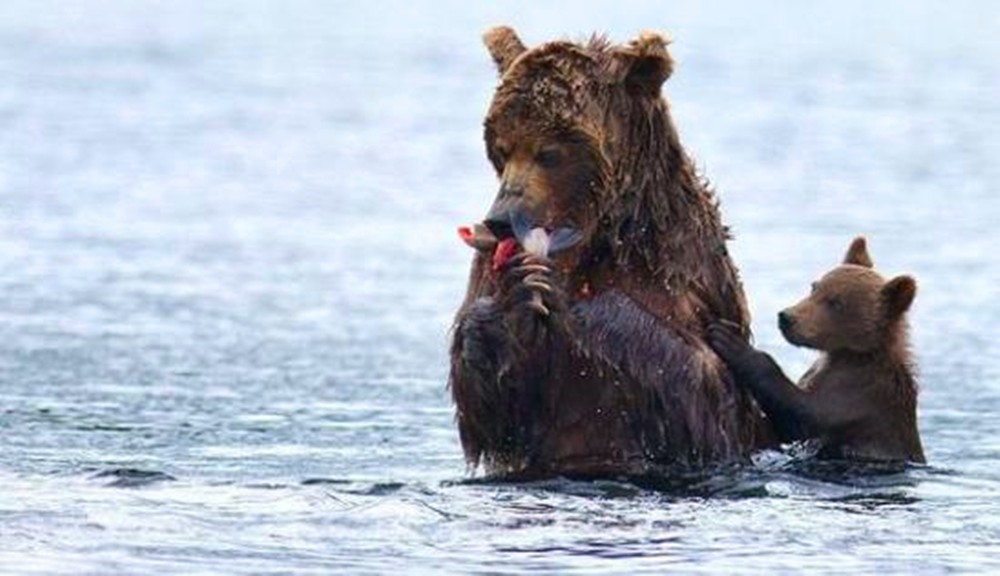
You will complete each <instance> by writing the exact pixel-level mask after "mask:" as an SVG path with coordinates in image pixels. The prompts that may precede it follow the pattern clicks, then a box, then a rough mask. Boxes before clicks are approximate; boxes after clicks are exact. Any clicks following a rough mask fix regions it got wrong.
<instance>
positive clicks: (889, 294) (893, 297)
mask: <svg viewBox="0 0 1000 576" xmlns="http://www.w3.org/2000/svg"><path fill="white" fill-rule="evenodd" d="M881 295H882V302H883V303H884V304H885V310H886V314H887V315H888V317H889V318H890V319H893V320H894V319H896V318H899V317H900V316H902V315H903V314H904V313H905V312H906V311H907V310H909V309H910V304H913V299H914V298H915V297H916V295H917V281H916V280H914V279H913V277H912V276H896V277H895V278H893V279H892V280H889V281H888V282H886V283H885V286H882V293H881Z"/></svg>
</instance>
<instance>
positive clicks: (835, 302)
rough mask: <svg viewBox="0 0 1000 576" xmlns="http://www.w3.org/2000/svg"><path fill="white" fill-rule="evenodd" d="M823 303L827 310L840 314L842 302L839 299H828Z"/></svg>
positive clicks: (842, 306)
mask: <svg viewBox="0 0 1000 576" xmlns="http://www.w3.org/2000/svg"><path fill="white" fill-rule="evenodd" d="M823 303H824V304H826V307H827V308H829V309H830V310H833V311H834V312H840V311H841V310H843V309H844V301H843V300H841V299H840V298H834V297H830V298H827V299H826V300H824V301H823Z"/></svg>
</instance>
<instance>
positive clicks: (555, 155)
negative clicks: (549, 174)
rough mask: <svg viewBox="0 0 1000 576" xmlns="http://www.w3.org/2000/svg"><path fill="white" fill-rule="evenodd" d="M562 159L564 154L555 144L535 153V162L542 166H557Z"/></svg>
mask: <svg viewBox="0 0 1000 576" xmlns="http://www.w3.org/2000/svg"><path fill="white" fill-rule="evenodd" d="M561 159H562V155H561V154H560V153H559V149H558V148H555V147H553V146H547V147H545V148H542V149H541V150H539V151H538V152H537V153H535V164H538V165H539V166H541V167H542V168H555V167H556V166H558V165H559V160H561Z"/></svg>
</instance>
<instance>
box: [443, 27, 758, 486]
mask: <svg viewBox="0 0 1000 576" xmlns="http://www.w3.org/2000/svg"><path fill="white" fill-rule="evenodd" d="M484 39H485V41H486V44H487V46H488V48H490V52H491V54H492V56H493V59H494V61H495V62H496V63H497V66H498V69H499V72H500V81H499V84H498V86H497V89H496V93H495V95H494V99H493V102H492V104H491V106H490V109H489V112H488V113H487V117H486V120H485V134H484V136H485V141H486V149H487V155H488V157H489V159H490V161H491V163H492V164H493V166H494V167H495V169H496V171H497V175H498V177H499V179H500V181H501V192H500V194H498V198H497V203H501V202H517V203H518V204H519V206H521V207H526V209H527V210H529V211H530V213H531V214H532V216H533V217H534V218H535V219H536V220H537V221H539V222H541V223H544V224H547V225H550V226H567V225H569V226H572V227H575V228H577V229H579V230H581V231H582V232H583V233H584V241H583V242H582V243H581V244H580V245H579V246H578V247H577V248H575V249H573V250H569V251H567V252H566V253H565V254H561V255H560V256H559V257H558V258H557V259H556V261H555V262H554V267H555V268H556V270H557V273H556V275H557V277H558V283H557V290H556V291H555V292H556V293H555V294H552V295H547V296H546V297H547V298H548V299H549V300H550V301H551V303H550V307H552V308H554V310H553V314H552V315H551V317H549V318H545V319H539V318H537V317H535V316H532V315H531V313H530V312H529V311H526V310H524V306H523V301H524V299H525V298H526V296H525V294H524V293H523V290H522V288H521V287H519V286H518V285H516V283H510V282H508V281H507V280H506V279H505V278H504V277H503V276H502V275H501V277H500V278H499V279H498V278H497V277H496V275H494V274H493V273H492V272H491V270H490V265H489V255H488V254H479V255H477V257H476V259H475V261H474V263H473V267H472V272H471V276H470V280H469V288H468V292H467V296H466V299H465V302H464V303H463V305H462V307H461V309H460V310H459V312H458V315H457V317H456V323H455V332H454V333H455V335H454V342H453V347H452V371H451V378H450V387H451V390H452V394H453V398H454V400H455V403H456V405H457V409H458V413H457V419H458V425H459V431H460V435H461V439H462V444H463V447H464V449H465V453H466V457H467V459H468V461H469V463H470V465H473V466H475V465H477V464H479V463H484V464H485V465H486V467H487V469H488V471H490V472H493V473H497V474H543V475H544V474H583V475H605V474H621V473H643V472H647V471H649V469H650V468H651V467H656V466H673V465H679V466H685V467H690V466H700V465H704V464H708V463H717V462H727V461H732V460H739V459H743V458H745V457H746V456H747V455H748V453H749V452H750V451H752V450H753V449H755V448H758V447H760V446H763V445H767V444H768V443H770V442H771V441H772V440H773V437H772V435H771V433H770V430H769V427H768V425H767V423H766V421H765V420H764V418H763V416H762V414H761V413H760V412H759V411H758V410H756V408H755V407H754V406H753V403H752V402H750V400H749V397H748V396H747V395H746V394H745V393H743V392H742V391H740V390H739V389H738V388H737V387H735V386H734V384H733V382H732V381H731V380H730V378H729V375H728V373H727V371H726V370H725V368H724V366H723V365H722V364H721V362H720V361H719V359H718V358H717V357H716V356H715V355H714V354H713V353H712V352H711V350H710V349H709V348H708V347H707V346H706V344H705V330H706V327H707V325H708V324H709V323H710V322H713V321H716V320H720V319H724V320H728V321H730V322H733V323H735V324H736V325H738V326H740V327H741V329H742V330H743V331H747V330H748V324H749V316H748V313H747V308H746V303H745V299H744V296H743V291H742V287H741V285H740V282H739V280H738V276H737V272H736V269H735V267H734V266H733V264H732V262H731V260H730V258H729V256H728V253H727V251H726V246H725V242H726V240H727V230H726V228H725V227H724V226H723V225H722V224H721V219H720V216H719V211H718V206H717V202H716V200H715V198H714V196H713V194H712V192H711V190H710V189H709V187H708V185H707V183H706V182H705V181H704V180H703V179H701V178H700V177H699V176H698V174H697V172H696V170H695V168H694V166H693V163H692V162H691V159H690V158H689V157H688V155H687V153H686V152H685V151H684V149H683V148H682V146H681V144H680V141H679V139H678V136H677V131H676V129H675V128H674V125H673V123H672V121H671V118H670V114H669V110H668V107H667V103H666V102H665V100H664V99H663V98H661V97H660V86H661V84H662V83H663V82H664V81H665V80H666V79H667V78H668V77H669V75H670V74H671V72H672V70H673V61H672V60H671V58H670V56H669V54H668V53H667V50H666V41H665V40H664V39H663V38H662V37H660V36H659V35H657V34H652V33H646V34H643V35H641V36H640V37H639V38H638V39H636V40H634V41H632V42H631V43H629V44H628V45H625V46H615V45H611V44H610V43H609V42H607V41H606V40H605V39H603V38H600V37H594V38H592V39H591V40H590V41H589V42H587V43H585V44H576V43H571V42H565V41H559V42H550V43H546V44H542V45H541V46H538V47H536V48H533V49H530V50H529V49H526V48H524V45H523V44H522V43H521V42H520V40H518V39H517V37H516V35H515V34H514V32H513V31H512V30H510V29H509V28H498V29H494V30H491V31H490V32H488V33H487V34H486V36H485V37H484Z"/></svg>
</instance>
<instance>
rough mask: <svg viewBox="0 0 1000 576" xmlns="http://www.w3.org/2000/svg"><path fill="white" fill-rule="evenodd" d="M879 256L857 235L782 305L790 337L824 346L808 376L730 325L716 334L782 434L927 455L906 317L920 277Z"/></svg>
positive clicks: (852, 455)
mask: <svg viewBox="0 0 1000 576" xmlns="http://www.w3.org/2000/svg"><path fill="white" fill-rule="evenodd" d="M872 266H873V265H872V260H871V257H870V256H869V255H868V249H867V246H866V242H865V239H864V238H863V237H858V238H855V239H854V241H853V242H852V243H851V246H850V248H849V249H848V251H847V255H846V256H845V258H844V262H843V264H841V265H840V266H837V267H836V268H834V269H833V270H831V271H830V272H828V273H827V274H826V275H825V276H823V277H822V278H820V279H819V280H818V281H817V282H815V283H813V285H812V293H811V294H810V295H809V296H807V297H806V298H804V299H803V300H802V301H801V302H799V303H798V304H795V305H794V306H792V307H790V308H787V309H785V310H783V311H782V312H781V313H779V314H778V325H779V327H780V329H781V333H782V335H784V337H785V339H786V340H788V341H789V342H790V343H792V344H794V345H796V346H805V347H807V348H813V349H815V350H818V351H820V352H821V353H822V355H821V356H820V358H819V360H817V361H816V363H815V364H813V366H812V367H811V368H810V369H809V370H808V371H807V372H806V373H805V375H804V376H803V377H802V379H801V381H800V382H799V383H798V385H796V384H794V383H793V382H792V381H791V380H789V379H788V377H786V376H785V375H784V373H783V372H782V371H781V368H779V367H778V365H777V364H776V363H775V361H774V360H773V359H772V358H771V357H770V356H769V355H768V354H766V353H764V352H761V351H759V350H756V349H755V348H753V347H752V346H751V345H750V344H749V343H747V341H746V340H745V337H744V336H742V335H741V332H739V331H737V330H735V329H733V328H732V327H731V326H729V325H726V324H713V325H712V326H711V327H710V328H709V343H710V344H711V346H712V348H713V349H715V351H716V352H717V353H718V355H719V356H720V357H721V358H722V359H723V360H724V361H725V362H726V364H728V366H729V369H730V370H731V371H732V373H733V376H734V378H735V380H736V382H737V384H738V385H740V386H743V387H745V388H747V389H748V390H750V392H751V393H752V394H753V397H754V398H755V399H756V401H757V403H758V404H759V405H760V407H761V409H763V411H764V413H765V414H767V416H768V418H770V419H771V421H772V423H773V425H774V429H775V431H776V432H777V434H778V438H779V439H780V440H781V441H782V442H793V441H796V440H805V439H818V440H819V442H820V450H819V453H818V454H817V455H818V456H819V457H821V458H831V459H851V460H873V461H891V462H917V463H923V462H924V461H925V460H924V451H923V447H922V445H921V442H920V434H919V432H918V431H917V386H916V381H915V380H914V376H913V371H914V367H913V361H912V358H911V356H910V352H909V349H908V346H907V324H906V317H905V315H906V311H907V310H908V309H909V308H910V304H911V303H912V302H913V298H914V296H915V295H916V291H917V284H916V281H915V280H914V279H913V278H912V277H910V276H897V277H895V278H893V279H891V280H888V281H887V280H886V279H884V278H883V277H882V276H880V275H879V274H878V273H876V272H875V271H874V270H873V269H872Z"/></svg>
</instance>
